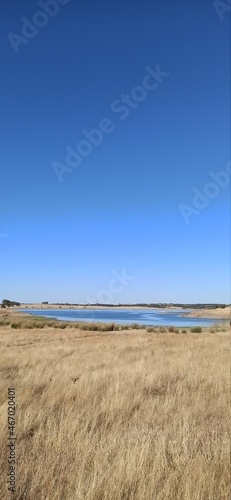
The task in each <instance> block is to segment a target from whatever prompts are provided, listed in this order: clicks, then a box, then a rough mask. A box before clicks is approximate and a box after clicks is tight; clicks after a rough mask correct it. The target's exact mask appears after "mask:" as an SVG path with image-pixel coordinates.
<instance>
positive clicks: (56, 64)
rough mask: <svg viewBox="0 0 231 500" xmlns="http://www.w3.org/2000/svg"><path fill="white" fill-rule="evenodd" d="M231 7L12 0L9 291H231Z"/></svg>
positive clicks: (199, 295)
mask: <svg viewBox="0 0 231 500" xmlns="http://www.w3.org/2000/svg"><path fill="white" fill-rule="evenodd" d="M61 4H62V5H61ZM223 5H224V6H225V5H226V7H227V8H226V7H224V8H222V9H220V10H219V9H218V7H217V8H215V6H214V5H213V2H212V0H204V1H203V2H202V1H201V0H190V1H188V2H182V1H179V0H176V1H175V2H173V1H172V0H171V1H170V0H166V1H165V2H163V1H160V0H159V1H158V0H157V1H153V0H143V2H142V3H141V2H140V1H137V0H133V1H132V2H131V1H128V2H124V1H122V0H116V1H114V0H107V1H105V0H101V1H100V2H95V1H93V0H85V1H83V0H79V1H78V2H77V1H75V0H59V4H58V3H57V2H54V0H52V1H48V0H44V2H38V1H33V0H31V1H30V2H28V1H26V0H21V1H20V2H19V1H18V0H11V2H9V1H5V0H4V1H3V2H2V3H1V6H0V10H1V15H0V28H1V29H0V32H1V55H0V57H1V63H2V64H1V67H2V68H3V69H2V71H1V79H0V90H1V118H2V132H1V183H0V258H1V260H0V300H1V299H3V298H9V299H11V300H18V301H21V302H27V301H29V302H35V301H45V300H47V301H50V302H90V301H91V299H92V301H94V299H97V300H96V301H104V302H112V303H127V302H130V303H134V302H226V303H229V302H230V268H229V255H230V247H229V237H230V229H229V227H230V220H229V219H230V204H229V194H230V174H229V173H228V170H229V169H230V164H228V162H229V160H230V147H229V133H230V129H229V111H230V108H229V89H230V78H229V58H230V54H229V31H230V9H231V8H230V6H228V1H227V2H226V0H224V2H223ZM39 11H40V14H38V12H39ZM41 11H42V14H41ZM45 11H47V12H48V11H49V12H48V13H47V14H46V13H45ZM25 18H26V19H25ZM31 22H32V24H30V23H31ZM36 24H37V28H36V26H35V25H36ZM42 24H43V25H44V26H43V27H42V26H41V25H42ZM158 65H159V66H158ZM148 75H149V76H148ZM104 119H107V120H104ZM99 128H101V130H102V132H100V133H99V132H98V133H96V132H95V135H94V134H93V133H92V135H91V138H90V140H89V137H90V136H89V133H90V131H92V130H93V129H99ZM83 130H85V131H88V138H87V137H86V132H85V136H84V134H83V132H82V131H83ZM83 140H85V141H86V142H84V143H83V142H82V141H83ZM97 141H98V143H99V144H98V145H96V144H97ZM67 146H69V148H71V149H69V151H72V156H71V155H70V154H69V156H68V155H67V149H66V148H67ZM77 148H78V151H77ZM74 165H76V166H75V167H74ZM222 170H223V171H225V174H223V175H222V174H221V173H219V174H218V177H217V178H216V180H215V181H214V180H213V179H212V177H211V174H210V172H211V171H213V172H214V173H215V174H217V173H218V172H220V171H222ZM211 182H213V184H212V186H211ZM219 183H220V184H222V186H221V185H220V187H219V185H218V184H219ZM194 189H196V190H199V192H200V193H201V194H202V195H203V197H201V194H200V195H199V194H198V191H193V190H194ZM198 207H199V208H198ZM103 299H104V300H103Z"/></svg>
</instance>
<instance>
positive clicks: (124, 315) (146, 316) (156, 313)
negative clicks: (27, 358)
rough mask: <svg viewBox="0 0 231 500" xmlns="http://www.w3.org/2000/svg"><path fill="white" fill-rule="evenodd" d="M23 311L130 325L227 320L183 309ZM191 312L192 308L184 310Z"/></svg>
mask: <svg viewBox="0 0 231 500" xmlns="http://www.w3.org/2000/svg"><path fill="white" fill-rule="evenodd" d="M21 311H23V312H26V313H30V314H34V315H36V316H45V317H47V318H55V319H59V320H62V321H100V322H103V323H111V322H114V323H119V324H123V325H129V324H132V323H138V324H139V325H146V326H155V325H156V326H160V325H161V326H165V325H173V326H179V327H184V326H210V325H214V324H215V323H218V322H219V323H221V322H225V323H228V321H225V320H220V319H219V320H216V319H204V318H188V317H187V316H185V317H183V316H181V315H182V311H181V310H176V309H174V311H173V310H170V311H162V312H161V311H160V310H159V309H129V310H128V309H106V310H105V309H73V310H71V309H60V310H59V309H49V310H44V309H21ZM184 312H190V309H187V310H184Z"/></svg>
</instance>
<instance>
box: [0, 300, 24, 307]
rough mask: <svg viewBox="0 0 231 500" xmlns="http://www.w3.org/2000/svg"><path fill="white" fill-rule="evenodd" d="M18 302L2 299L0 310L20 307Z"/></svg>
mask: <svg viewBox="0 0 231 500" xmlns="http://www.w3.org/2000/svg"><path fill="white" fill-rule="evenodd" d="M20 305H21V304H20V302H16V301H15V300H8V299H3V301H2V304H1V308H2V309H4V308H5V307H12V306H18V307H19V306H20Z"/></svg>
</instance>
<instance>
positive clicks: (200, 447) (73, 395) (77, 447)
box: [0, 326, 230, 500]
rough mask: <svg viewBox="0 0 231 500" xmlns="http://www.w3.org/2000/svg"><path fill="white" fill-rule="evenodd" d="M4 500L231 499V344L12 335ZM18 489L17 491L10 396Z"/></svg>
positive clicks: (6, 362) (0, 487)
mask: <svg viewBox="0 0 231 500" xmlns="http://www.w3.org/2000/svg"><path fill="white" fill-rule="evenodd" d="M0 347H1V363H0V365H1V366H0V380H1V382H0V385H1V393H0V394H1V396H0V397H1V399H0V405H1V406H0V431H1V439H2V445H1V450H2V451H3V452H2V453H1V470H2V474H1V480H0V481H1V484H0V491H1V499H7V498H10V497H12V496H13V498H14V499H17V500H22V499H25V500H35V499H36V500H65V499H67V500H167V499H168V500H183V499H184V500H226V499H227V500H228V499H229V498H230V485H229V469H230V455H229V453H230V444H229V428H228V421H229V418H228V414H229V385H230V383H229V367H230V365H229V336H228V331H227V332H221V331H220V332H216V333H209V331H208V332H206V331H203V333H202V334H192V333H187V334H175V333H169V332H168V333H157V332H154V333H148V332H147V331H145V330H144V331H140V330H139V331H138V330H137V331H135V330H134V331H124V332H122V331H116V332H104V333H103V332H85V331H80V330H77V329H75V328H67V329H65V330H63V331H62V330H59V329H55V328H49V329H48V328H45V329H41V330H40V329H37V328H36V329H34V330H24V329H21V330H18V329H17V330H12V329H11V328H10V326H2V327H0ZM8 387H15V388H16V399H17V413H16V429H17V437H18V441H17V490H16V493H14V494H13V495H12V494H11V495H9V493H8V492H7V486H6V481H7V476H6V474H7V454H6V437H7V436H8V431H7V388H8Z"/></svg>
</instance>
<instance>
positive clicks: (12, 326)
mask: <svg viewBox="0 0 231 500" xmlns="http://www.w3.org/2000/svg"><path fill="white" fill-rule="evenodd" d="M10 326H11V328H14V329H15V330H16V329H17V328H22V325H21V323H20V322H17V323H16V322H13V323H11V325H10Z"/></svg>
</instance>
